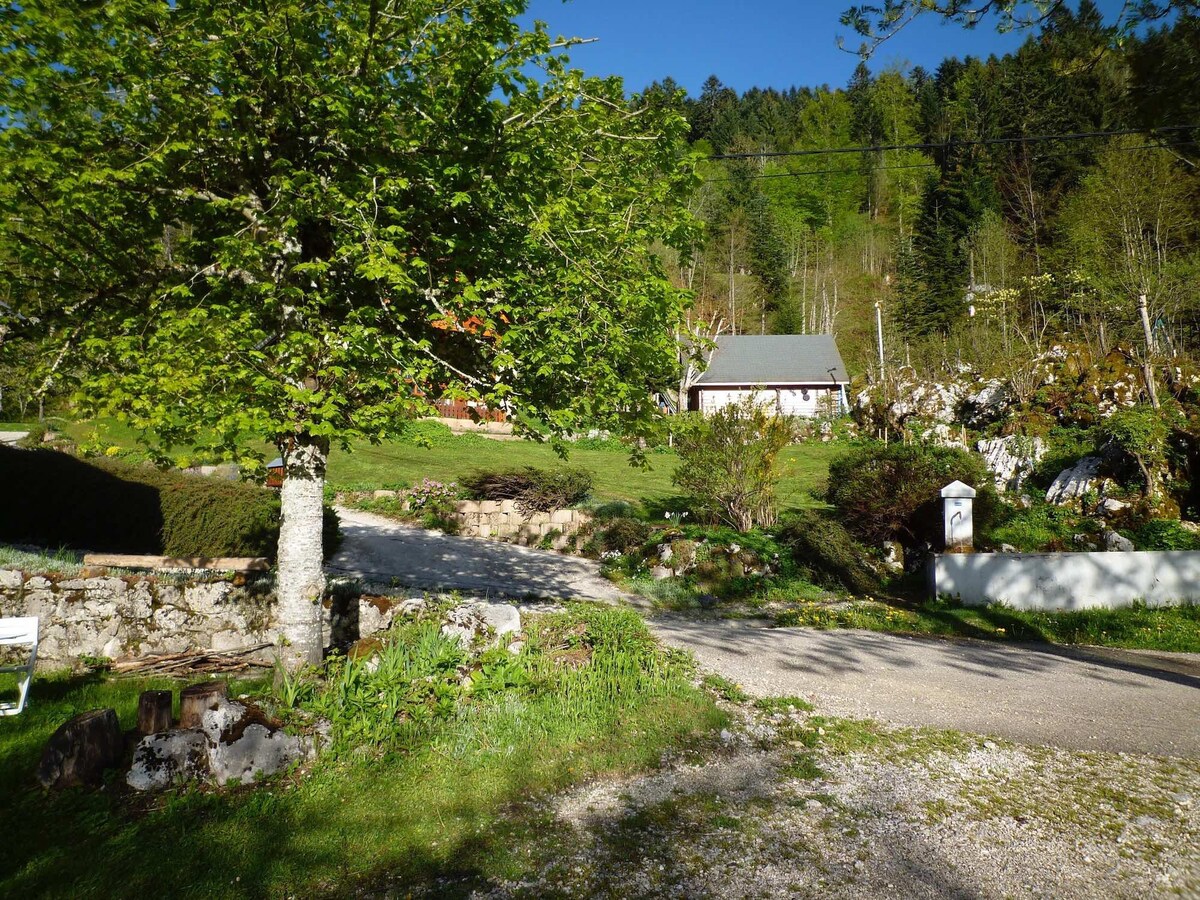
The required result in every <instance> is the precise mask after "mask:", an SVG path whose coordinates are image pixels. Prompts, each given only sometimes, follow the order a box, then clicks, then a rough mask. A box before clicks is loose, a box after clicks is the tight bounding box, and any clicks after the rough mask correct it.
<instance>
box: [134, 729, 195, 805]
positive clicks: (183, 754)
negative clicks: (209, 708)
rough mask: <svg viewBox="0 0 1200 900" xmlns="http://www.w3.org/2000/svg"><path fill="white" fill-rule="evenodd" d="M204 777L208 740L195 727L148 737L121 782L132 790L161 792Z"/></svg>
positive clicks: (139, 744)
mask: <svg viewBox="0 0 1200 900" xmlns="http://www.w3.org/2000/svg"><path fill="white" fill-rule="evenodd" d="M207 776H208V741H207V739H206V738H205V735H204V732H203V731H201V730H200V729H199V728H175V729H172V730H170V731H160V732H158V733H157V734H148V735H146V736H145V737H144V738H142V739H141V741H139V742H138V745H137V747H136V748H135V749H134V751H133V765H131V766H130V768H129V772H128V773H127V774H126V775H125V783H126V784H128V785H129V786H130V787H131V788H133V789H134V790H135V791H162V790H166V789H167V788H169V787H171V786H172V785H175V784H183V783H185V782H188V781H200V780H203V779H205V778H206V777H207Z"/></svg>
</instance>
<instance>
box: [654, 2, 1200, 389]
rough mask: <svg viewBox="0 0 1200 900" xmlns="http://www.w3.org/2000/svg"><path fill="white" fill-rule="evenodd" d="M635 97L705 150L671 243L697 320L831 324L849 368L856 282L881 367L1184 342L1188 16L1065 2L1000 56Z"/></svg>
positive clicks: (1192, 28) (1198, 117)
mask: <svg viewBox="0 0 1200 900" xmlns="http://www.w3.org/2000/svg"><path fill="white" fill-rule="evenodd" d="M642 102H646V103H678V104H681V107H682V110H683V111H684V113H685V114H686V116H687V118H688V120H689V122H690V125H691V134H690V142H691V147H692V149H693V150H695V151H697V152H699V153H701V154H703V156H704V157H705V161H704V162H703V163H702V164H701V166H700V175H701V179H702V180H701V183H700V185H699V186H698V188H697V190H696V193H695V195H694V197H693V199H692V207H693V210H694V212H695V213H696V214H697V215H698V216H699V217H700V218H701V219H702V220H703V221H704V222H705V223H706V225H707V228H706V230H705V234H704V242H703V245H702V246H698V247H696V250H695V253H694V255H693V257H692V258H691V259H686V258H685V259H680V258H677V257H674V256H672V257H671V260H670V261H671V265H672V270H673V272H674V275H675V277H677V278H678V279H679V281H680V282H681V283H682V284H684V285H685V286H687V287H689V288H691V289H692V290H693V291H694V292H695V295H696V297H697V306H696V309H695V311H694V314H693V315H694V320H695V322H696V323H704V324H705V326H706V327H707V329H708V330H709V331H710V333H711V332H713V331H715V330H716V329H718V328H720V329H721V330H722V331H725V332H727V331H730V330H736V331H737V332H738V333H742V332H747V333H760V332H768V333H771V332H776V333H784V332H833V333H835V334H836V335H837V337H838V340H839V343H840V345H841V347H842V350H843V354H844V356H845V357H846V359H847V362H848V364H849V365H850V367H851V369H852V371H853V372H854V374H856V375H859V376H867V377H873V376H874V375H875V374H876V370H877V369H878V350H877V346H876V339H875V309H874V307H875V303H876V302H877V301H878V302H880V303H881V305H882V312H883V326H884V337H885V340H884V343H885V354H886V364H887V365H888V366H889V367H890V366H898V365H901V364H904V363H911V364H912V365H913V366H914V367H915V368H916V369H917V371H918V372H920V373H926V374H933V373H934V372H936V371H939V370H944V369H945V367H946V366H947V365H957V364H960V363H966V364H969V365H972V366H973V367H974V368H976V369H978V370H980V371H983V372H985V373H991V372H994V371H995V370H1000V369H1003V367H1005V366H1006V365H1007V364H1012V363H1013V362H1014V361H1016V360H1023V359H1029V358H1030V356H1031V355H1033V354H1036V353H1037V352H1038V350H1039V349H1045V348H1046V347H1047V346H1049V345H1050V344H1053V343H1055V342H1064V341H1066V342H1071V343H1078V344H1084V345H1086V346H1087V347H1089V348H1090V350H1091V351H1092V353H1094V354H1095V355H1096V356H1097V357H1100V356H1104V355H1106V354H1108V353H1109V352H1110V351H1112V350H1113V349H1114V348H1126V349H1127V350H1128V352H1129V353H1131V354H1133V353H1140V352H1141V350H1142V348H1145V347H1146V345H1147V344H1148V343H1153V345H1154V347H1155V349H1156V351H1157V352H1159V353H1162V354H1167V355H1169V356H1174V355H1177V354H1192V355H1194V354H1195V353H1196V351H1197V350H1198V349H1200V280H1198V276H1200V214H1198V213H1200V174H1198V173H1200V169H1197V162H1198V161H1200V144H1197V143H1196V141H1197V138H1200V128H1197V127H1196V126H1197V124H1198V123H1200V20H1197V19H1196V18H1195V17H1192V16H1186V15H1185V16H1182V17H1180V18H1178V19H1176V20H1175V21H1173V22H1170V23H1168V24H1166V25H1160V26H1159V27H1158V28H1157V29H1154V30H1149V31H1145V32H1144V33H1142V34H1141V35H1140V36H1138V37H1135V38H1133V39H1127V40H1124V41H1116V40H1115V39H1114V34H1113V33H1112V32H1110V30H1109V27H1108V26H1106V24H1105V21H1104V19H1103V17H1102V16H1101V15H1100V14H1099V13H1098V12H1097V10H1096V8H1095V7H1094V6H1093V5H1092V4H1091V3H1090V2H1084V3H1082V4H1081V5H1080V6H1079V8H1078V9H1077V10H1076V11H1072V10H1070V9H1068V8H1066V7H1065V6H1064V7H1062V8H1060V9H1059V10H1058V11H1057V12H1056V13H1055V14H1054V15H1053V16H1052V17H1051V18H1050V19H1049V20H1048V21H1047V22H1046V23H1045V25H1044V26H1043V27H1042V28H1041V29H1040V30H1039V32H1038V33H1036V34H1031V35H1030V37H1029V38H1028V40H1027V41H1026V42H1025V43H1024V45H1023V46H1022V47H1021V48H1020V49H1019V50H1018V51H1017V52H1016V53H1013V54H1010V55H1008V56H1004V57H1003V58H996V57H992V58H989V59H986V60H983V59H975V58H967V59H958V58H955V57H949V58H947V59H945V60H944V61H943V62H942V63H941V65H939V66H938V67H937V69H936V71H933V72H929V71H926V70H924V69H921V68H905V67H897V66H891V67H880V66H873V67H869V66H868V65H866V64H863V65H860V66H859V67H858V69H857V70H856V72H855V73H854V76H853V78H852V79H851V81H850V83H849V84H847V85H845V86H844V87H837V88H833V87H829V86H816V87H790V88H786V89H782V90H781V89H777V88H774V87H769V88H761V89H760V88H755V89H753V90H749V91H747V92H746V93H744V94H742V95H740V96H739V95H738V94H737V93H736V92H735V91H733V90H731V89H729V88H727V87H725V86H723V85H722V83H721V81H720V80H719V78H718V77H717V76H716V75H714V76H712V77H711V78H709V79H708V81H707V82H706V83H705V84H704V87H703V90H702V91H701V93H700V96H699V97H685V96H684V95H683V93H682V92H680V91H679V90H678V88H677V85H676V84H675V83H674V82H672V81H671V80H670V79H666V80H665V81H663V82H660V83H656V84H654V85H652V86H650V87H649V88H648V89H647V90H646V91H645V93H644V95H643V97H642ZM843 148H869V149H864V150H853V151H851V152H838V151H841V150H842V149H843ZM1140 295H1145V297H1146V306H1147V319H1148V322H1149V327H1150V331H1151V334H1150V338H1151V340H1150V341H1149V342H1148V341H1147V335H1146V332H1145V329H1144V328H1143V324H1142V317H1141V315H1140V312H1139V307H1138V298H1139V296H1140ZM1010 367H1011V366H1010ZM995 373H996V374H1004V373H1003V372H998V371H996V372H995Z"/></svg>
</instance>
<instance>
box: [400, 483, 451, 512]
mask: <svg viewBox="0 0 1200 900" xmlns="http://www.w3.org/2000/svg"><path fill="white" fill-rule="evenodd" d="M458 493H459V491H458V483H457V482H454V481H451V482H450V483H449V484H446V483H444V482H441V481H434V480H433V479H431V478H423V479H421V483H420V484H415V485H413V486H412V487H410V488H409V489H408V490H406V491H403V492H402V493H401V494H400V496H401V497H402V498H403V499H405V500H407V501H408V507H409V509H411V510H413V511H416V510H420V509H433V508H435V507H438V506H442V505H444V504H446V503H450V502H452V501H454V500H456V499H458Z"/></svg>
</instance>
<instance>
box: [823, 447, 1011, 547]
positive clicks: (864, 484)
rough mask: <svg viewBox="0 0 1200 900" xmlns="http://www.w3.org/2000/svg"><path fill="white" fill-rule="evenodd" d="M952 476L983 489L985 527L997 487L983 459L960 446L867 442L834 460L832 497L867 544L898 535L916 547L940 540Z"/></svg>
mask: <svg viewBox="0 0 1200 900" xmlns="http://www.w3.org/2000/svg"><path fill="white" fill-rule="evenodd" d="M952 481H962V482H964V483H965V484H968V485H970V486H971V487H973V488H975V490H976V491H977V492H978V494H977V496H976V499H975V508H974V519H975V528H976V530H977V531H980V532H982V531H985V530H986V529H987V528H988V527H989V525H990V524H991V521H992V518H993V516H994V515H995V513H996V503H997V501H996V491H995V488H994V487H993V485H992V479H991V476H990V475H989V473H988V472H987V469H986V467H985V466H984V463H983V460H982V459H980V458H979V457H978V456H975V455H973V454H971V453H969V452H967V451H965V450H960V449H958V448H953V447H929V446H923V445H919V444H911V445H906V444H890V445H887V446H884V445H883V444H880V443H874V442H871V443H864V444H862V445H860V446H858V447H855V448H853V449H851V450H850V451H848V452H847V453H845V454H844V455H842V456H840V457H838V458H837V459H835V460H834V461H833V462H832V463H831V464H830V467H829V488H828V492H827V495H826V496H827V499H828V501H829V503H830V504H831V505H832V506H834V507H835V508H836V509H837V511H838V514H839V515H840V516H841V518H842V521H843V522H844V523H845V525H846V527H847V528H848V529H849V530H850V531H851V533H853V534H854V535H855V536H856V537H858V538H859V539H860V540H862V541H865V542H866V543H867V544H869V545H872V546H877V545H879V544H882V543H883V542H884V541H892V540H894V541H900V542H901V543H902V544H903V545H904V546H905V547H916V546H918V545H920V544H922V543H923V542H926V541H927V542H929V543H931V544H934V543H936V542H938V541H940V539H941V538H940V535H941V533H942V515H941V496H940V492H941V489H942V488H944V487H945V486H946V485H948V484H949V483H950V482H952Z"/></svg>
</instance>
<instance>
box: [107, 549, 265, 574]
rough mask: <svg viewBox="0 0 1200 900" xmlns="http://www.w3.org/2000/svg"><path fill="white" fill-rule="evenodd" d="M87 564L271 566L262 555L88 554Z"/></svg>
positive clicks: (256, 568) (240, 568)
mask: <svg viewBox="0 0 1200 900" xmlns="http://www.w3.org/2000/svg"><path fill="white" fill-rule="evenodd" d="M83 564H84V565H85V566H113V567H114V568H120V569H215V570H217V571H220V572H265V571H267V569H269V568H270V567H271V565H270V563H269V562H267V560H266V558H264V557H261V556H182V557H178V556H140V555H129V554H124V553H86V554H84V557H83Z"/></svg>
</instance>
